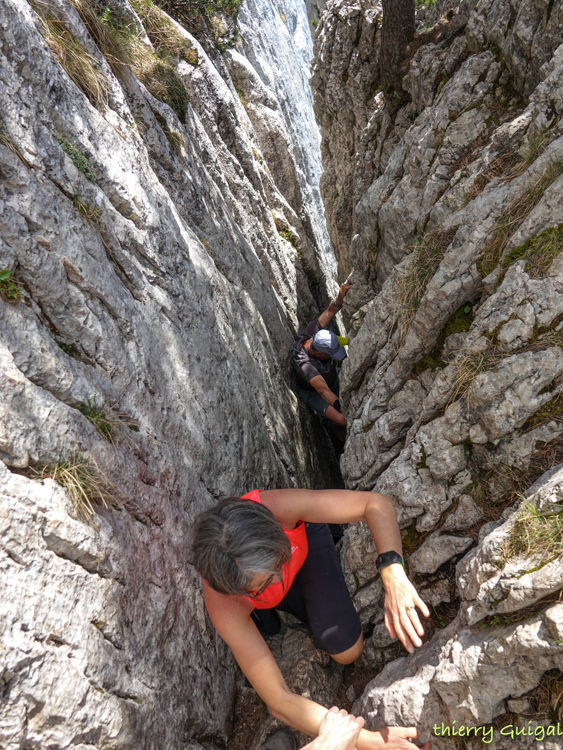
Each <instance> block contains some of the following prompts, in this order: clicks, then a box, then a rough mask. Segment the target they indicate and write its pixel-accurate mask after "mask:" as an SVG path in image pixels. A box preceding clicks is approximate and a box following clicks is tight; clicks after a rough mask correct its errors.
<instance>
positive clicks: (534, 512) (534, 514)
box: [501, 501, 563, 564]
mask: <svg viewBox="0 0 563 750" xmlns="http://www.w3.org/2000/svg"><path fill="white" fill-rule="evenodd" d="M538 554H540V555H542V561H543V564H547V563H548V562H551V561H552V560H555V559H557V558H558V557H559V556H560V555H563V506H561V505H557V504H555V505H551V506H549V507H548V508H545V509H544V510H539V508H538V507H537V506H536V505H535V503H534V502H533V501H530V502H527V503H525V505H524V507H523V508H522V510H521V511H520V512H519V516H518V519H517V521H516V523H515V525H514V527H513V529H512V532H511V534H510V537H509V538H508V539H507V540H506V542H505V544H504V547H503V549H502V552H501V556H502V559H503V560H504V561H505V562H507V561H508V560H510V559H511V558H512V557H516V556H518V555H538Z"/></svg>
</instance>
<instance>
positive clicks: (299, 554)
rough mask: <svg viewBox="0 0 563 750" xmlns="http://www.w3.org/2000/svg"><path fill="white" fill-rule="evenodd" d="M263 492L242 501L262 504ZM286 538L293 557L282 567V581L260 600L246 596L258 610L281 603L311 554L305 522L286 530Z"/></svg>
mask: <svg viewBox="0 0 563 750" xmlns="http://www.w3.org/2000/svg"><path fill="white" fill-rule="evenodd" d="M260 492H261V490H252V491H251V492H248V493H247V494H246V495H243V496H242V497H241V500H252V501H253V502H255V503H260V505H262V501H261V500H260ZM284 533H285V535H286V537H287V538H288V539H289V543H290V545H291V557H290V558H289V560H288V561H287V562H286V563H285V564H284V565H283V566H282V581H283V582H282V581H276V582H275V583H271V584H270V585H269V586H268V588H267V589H266V590H265V591H264V592H263V593H262V594H260V596H259V597H258V598H256V599H255V598H253V597H250V596H245V599H248V601H249V602H251V604H253V605H254V607H255V608H256V609H271V608H272V607H275V606H276V605H277V604H279V603H280V602H281V600H282V599H283V598H284V596H285V595H286V594H287V592H288V591H289V587H290V586H291V584H292V583H293V581H294V579H295V576H296V575H297V573H298V572H299V570H300V569H301V566H302V565H303V563H304V562H305V558H306V557H307V553H308V552H309V544H308V542H307V534H306V533H305V524H304V523H303V521H299V523H298V524H297V526H296V527H295V528H294V529H291V530H290V531H288V530H287V529H284Z"/></svg>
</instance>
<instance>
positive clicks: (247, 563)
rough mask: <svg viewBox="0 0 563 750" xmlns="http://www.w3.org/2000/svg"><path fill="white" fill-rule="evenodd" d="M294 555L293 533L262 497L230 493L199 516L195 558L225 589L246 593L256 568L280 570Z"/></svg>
mask: <svg viewBox="0 0 563 750" xmlns="http://www.w3.org/2000/svg"><path fill="white" fill-rule="evenodd" d="M290 557H291V545H290V543H289V539H288V538H287V536H286V535H285V533H284V531H283V529H282V527H281V526H280V524H279V523H278V521H276V519H275V518H274V514H273V513H272V512H271V511H270V510H268V508H266V507H265V506H264V505H260V503H255V502H253V501H252V500H241V499H240V498H227V499H225V500H220V501H219V502H218V503H217V505H215V506H214V507H213V508H210V509H209V510H206V511H204V512H203V513H200V514H199V516H198V517H197V518H196V521H195V526H194V542H193V563H194V566H195V568H196V570H197V571H198V572H199V573H200V575H201V576H202V577H203V578H205V580H206V581H207V582H208V583H209V585H210V586H211V588H212V589H215V591H219V593H221V594H246V593H247V589H248V586H249V585H250V582H251V581H252V579H253V577H254V576H255V575H256V574H257V573H265V574H268V575H276V574H277V573H279V571H280V568H281V566H282V565H283V563H284V562H286V561H287V560H289V558H290Z"/></svg>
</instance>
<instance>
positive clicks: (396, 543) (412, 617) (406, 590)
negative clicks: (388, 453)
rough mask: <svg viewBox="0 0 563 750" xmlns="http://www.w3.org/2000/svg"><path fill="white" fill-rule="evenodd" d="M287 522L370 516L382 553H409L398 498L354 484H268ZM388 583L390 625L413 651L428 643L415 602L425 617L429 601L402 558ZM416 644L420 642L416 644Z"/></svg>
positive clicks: (384, 576)
mask: <svg viewBox="0 0 563 750" xmlns="http://www.w3.org/2000/svg"><path fill="white" fill-rule="evenodd" d="M260 498H261V500H262V502H263V503H264V505H266V507H267V508H269V509H270V510H271V511H272V513H273V514H274V516H275V517H276V518H277V519H278V521H279V522H280V523H281V525H282V526H284V527H285V528H288V529H292V528H294V526H295V525H296V524H297V522H298V521H310V522H312V523H352V522H353V521H366V522H367V524H368V525H369V528H370V531H371V533H372V535H373V539H374V541H375V546H376V547H377V552H378V554H380V555H381V554H383V553H384V552H391V551H395V552H398V553H399V554H400V555H402V554H403V552H402V550H403V546H402V542H401V532H400V530H399V524H398V523H397V516H396V513H395V508H394V506H393V502H392V500H391V499H390V498H389V497H387V496H386V495H380V494H379V493H377V492H356V491H354V490H294V489H291V490H268V491H266V492H262V493H260ZM381 580H382V581H383V585H384V587H385V625H386V626H387V630H388V631H389V634H390V635H391V637H392V638H395V637H398V638H399V640H400V641H401V643H402V644H403V646H404V647H405V648H406V649H407V651H409V653H412V652H413V651H414V646H417V647H418V646H422V641H421V636H422V635H424V629H423V627H422V625H421V623H420V619H419V617H418V613H417V611H416V609H415V607H418V608H419V609H420V611H421V612H422V613H423V615H424V616H425V617H428V616H429V615H430V612H429V611H428V607H427V606H426V604H425V603H424V602H423V601H422V599H421V598H420V597H419V595H418V594H417V592H416V589H415V588H414V586H413V585H412V583H411V582H410V581H409V579H408V577H407V574H406V573H405V571H404V569H403V567H402V565H401V564H400V563H394V564H393V565H389V566H387V567H385V568H382V569H381ZM413 644H414V645H413Z"/></svg>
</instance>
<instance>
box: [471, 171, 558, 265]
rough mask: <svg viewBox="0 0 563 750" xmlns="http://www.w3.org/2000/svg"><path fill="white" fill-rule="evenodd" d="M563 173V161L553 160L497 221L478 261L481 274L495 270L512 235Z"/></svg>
mask: <svg viewBox="0 0 563 750" xmlns="http://www.w3.org/2000/svg"><path fill="white" fill-rule="evenodd" d="M561 174H563V161H556V162H552V163H551V164H550V165H549V166H548V167H547V169H546V171H545V173H544V174H543V175H542V176H541V177H540V178H539V179H538V180H536V182H535V183H534V185H532V187H531V188H530V189H529V190H526V191H524V192H523V193H522V195H521V196H520V197H519V198H517V199H516V200H514V201H513V202H512V203H511V204H510V206H509V207H508V209H507V211H506V213H505V214H504V215H503V216H502V217H501V218H500V219H499V221H498V222H497V225H496V227H495V230H494V232H493V238H492V240H491V241H490V242H489V243H488V244H487V245H486V246H485V249H484V250H483V252H482V253H481V256H480V258H479V260H478V261H477V270H478V271H479V273H480V274H481V276H483V277H485V276H488V275H489V274H490V273H492V271H494V270H495V268H496V267H497V266H498V264H499V262H500V259H501V257H502V254H503V252H504V249H505V247H506V245H507V243H508V240H509V239H510V237H511V236H512V235H513V234H514V232H515V231H516V230H517V229H518V227H519V226H520V225H521V224H522V222H523V221H524V219H525V218H526V217H527V216H528V215H529V214H530V213H531V211H532V209H533V208H534V207H535V206H537V204H538V203H539V202H540V200H541V199H542V197H543V196H544V194H545V191H546V190H547V189H548V187H549V186H550V185H552V184H553V183H554V182H555V180H556V179H557V178H558V177H559V176H560V175H561Z"/></svg>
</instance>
